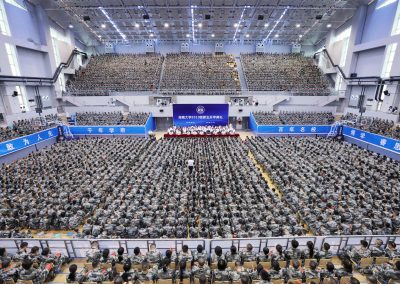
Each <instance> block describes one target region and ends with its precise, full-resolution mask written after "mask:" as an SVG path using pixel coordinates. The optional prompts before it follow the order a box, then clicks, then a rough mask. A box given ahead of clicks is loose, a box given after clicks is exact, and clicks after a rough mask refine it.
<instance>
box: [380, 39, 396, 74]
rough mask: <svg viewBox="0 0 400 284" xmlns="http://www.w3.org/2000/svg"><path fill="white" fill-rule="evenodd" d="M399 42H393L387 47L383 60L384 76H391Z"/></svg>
mask: <svg viewBox="0 0 400 284" xmlns="http://www.w3.org/2000/svg"><path fill="white" fill-rule="evenodd" d="M396 49H397V43H392V44H390V45H388V46H387V48H386V55H385V61H384V62H383V69H382V77H383V78H389V77H390V71H391V70H392V65H393V60H394V55H395V53H396Z"/></svg>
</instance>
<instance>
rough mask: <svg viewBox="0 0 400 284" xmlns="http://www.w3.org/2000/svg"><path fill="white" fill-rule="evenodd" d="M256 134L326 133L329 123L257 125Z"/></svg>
mask: <svg viewBox="0 0 400 284" xmlns="http://www.w3.org/2000/svg"><path fill="white" fill-rule="evenodd" d="M256 127H257V128H256V130H257V133H258V134H279V135H280V134H289V135H290V134H319V135H325V134H326V135H328V133H329V131H330V130H331V126H330V125H257V126H256Z"/></svg>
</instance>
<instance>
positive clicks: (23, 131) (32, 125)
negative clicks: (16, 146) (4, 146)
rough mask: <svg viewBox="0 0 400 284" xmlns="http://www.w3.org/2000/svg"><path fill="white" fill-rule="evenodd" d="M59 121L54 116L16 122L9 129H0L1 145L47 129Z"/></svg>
mask: <svg viewBox="0 0 400 284" xmlns="http://www.w3.org/2000/svg"><path fill="white" fill-rule="evenodd" d="M57 119H58V117H57V115H56V114H54V115H46V116H45V117H36V118H31V119H20V120H17V121H14V122H13V123H12V125H11V126H9V127H0V143H1V142H4V141H8V140H12V139H15V138H18V137H21V136H25V135H29V134H32V133H35V132H38V131H41V130H44V129H47V128H49V127H50V126H51V125H52V124H53V122H54V121H56V120H57Z"/></svg>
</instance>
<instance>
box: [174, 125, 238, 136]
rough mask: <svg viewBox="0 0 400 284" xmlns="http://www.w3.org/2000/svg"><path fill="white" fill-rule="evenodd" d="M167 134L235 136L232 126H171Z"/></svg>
mask: <svg viewBox="0 0 400 284" xmlns="http://www.w3.org/2000/svg"><path fill="white" fill-rule="evenodd" d="M167 132H168V134H171V135H172V134H176V135H181V134H191V135H198V134H199V135H211V134H213V135H217V134H222V135H225V134H235V129H234V128H233V126H232V125H231V124H230V125H227V126H212V125H209V126H188V127H179V126H173V127H170V128H168V130H167Z"/></svg>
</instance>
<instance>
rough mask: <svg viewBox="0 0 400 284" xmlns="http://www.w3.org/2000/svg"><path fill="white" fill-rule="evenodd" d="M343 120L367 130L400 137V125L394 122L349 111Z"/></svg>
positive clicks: (352, 125)
mask: <svg viewBox="0 0 400 284" xmlns="http://www.w3.org/2000/svg"><path fill="white" fill-rule="evenodd" d="M342 121H343V122H344V123H345V124H347V125H349V126H351V127H355V128H358V129H361V130H364V131H367V132H371V133H375V134H379V135H383V136H387V137H391V138H394V139H400V125H397V126H395V124H394V122H393V121H391V120H387V119H381V118H377V117H366V116H363V117H360V116H358V115H356V114H352V113H347V114H346V115H344V116H343V117H342Z"/></svg>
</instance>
